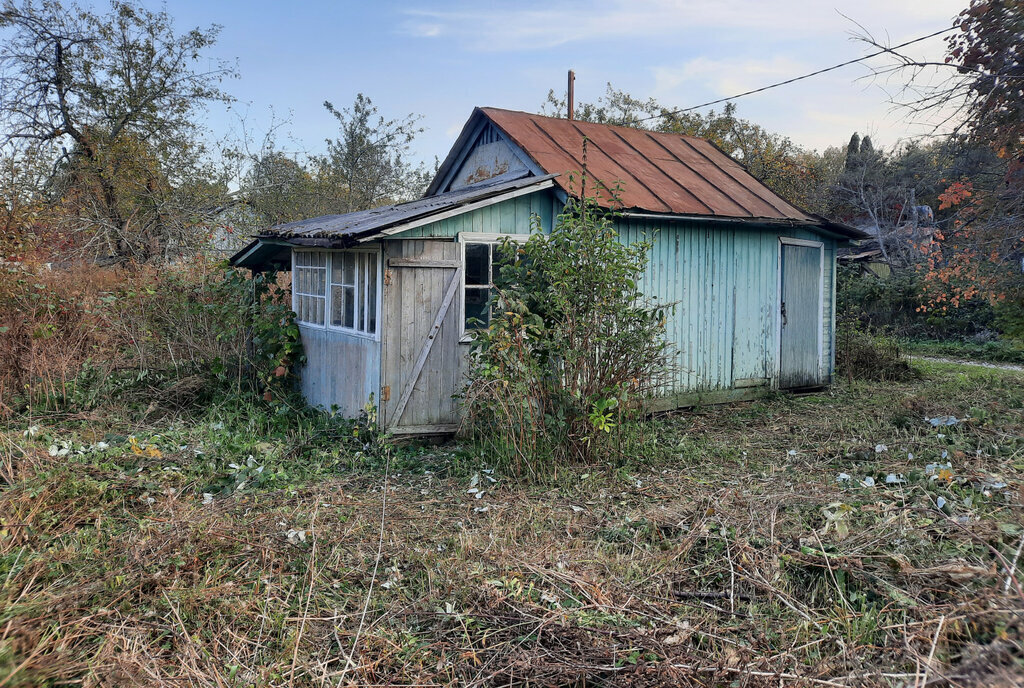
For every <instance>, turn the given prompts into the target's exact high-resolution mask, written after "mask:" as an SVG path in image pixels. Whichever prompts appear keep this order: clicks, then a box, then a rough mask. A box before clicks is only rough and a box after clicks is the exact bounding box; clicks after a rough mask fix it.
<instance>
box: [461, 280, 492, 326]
mask: <svg viewBox="0 0 1024 688" xmlns="http://www.w3.org/2000/svg"><path fill="white" fill-rule="evenodd" d="M490 299H491V290H490V289H486V288H484V289H480V288H475V287H466V320H465V324H466V329H467V330H471V329H474V328H479V327H486V326H487V324H488V323H490V321H491V311H490V309H489V308H488V307H487V302H488V301H490ZM472 318H475V319H477V320H480V321H482V323H483V324H481V323H479V322H471V321H470V320H471V319H472Z"/></svg>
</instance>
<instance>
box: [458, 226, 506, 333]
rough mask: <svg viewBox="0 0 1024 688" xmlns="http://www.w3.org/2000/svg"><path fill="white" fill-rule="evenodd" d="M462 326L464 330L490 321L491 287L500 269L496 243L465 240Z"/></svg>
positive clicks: (479, 326) (476, 327)
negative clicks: (467, 241)
mask: <svg viewBox="0 0 1024 688" xmlns="http://www.w3.org/2000/svg"><path fill="white" fill-rule="evenodd" d="M465 268H466V270H465V280H464V281H465V289H464V292H465V293H464V294H463V301H462V302H463V309H464V314H463V327H464V329H466V330H472V329H478V328H482V327H487V325H488V324H490V322H491V309H490V307H489V306H488V303H489V302H490V300H491V289H492V288H493V286H494V276H495V275H496V274H498V270H500V269H501V257H500V256H499V255H498V244H496V243H493V242H488V243H479V242H476V243H466V266H465Z"/></svg>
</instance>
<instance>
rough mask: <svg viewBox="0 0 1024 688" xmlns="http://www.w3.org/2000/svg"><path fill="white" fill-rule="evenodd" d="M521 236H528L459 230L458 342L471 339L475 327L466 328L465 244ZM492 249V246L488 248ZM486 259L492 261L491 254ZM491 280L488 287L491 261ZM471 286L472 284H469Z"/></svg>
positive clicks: (492, 266)
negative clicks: (460, 268) (459, 304)
mask: <svg viewBox="0 0 1024 688" xmlns="http://www.w3.org/2000/svg"><path fill="white" fill-rule="evenodd" d="M519 237H522V240H523V241H525V240H526V239H529V238H530V235H528V234H517V233H514V232H497V233H495V232H459V234H458V241H459V244H461V249H460V257H459V260H460V261H462V284H460V285H459V290H460V294H459V298H460V300H461V301H462V307H461V312H460V313H459V343H460V344H465V343H467V342H471V341H473V339H472V333H473V331H474V329H477V328H468V329H467V328H466V245H467V244H486V245H487V246H489V247H493V246H494V245H495V244H499V243H501V240H502V239H505V238H509V239H517V238H519ZM489 250H491V251H493V248H491V249H489ZM488 260H491V261H493V254H489V257H488ZM490 267H491V270H492V273H491V280H492V281H491V282H490V284H489V285H488V286H489V287H490V288H492V289H493V288H494V281H493V280H494V274H493V269H494V264H493V262H492V263H491V266H490ZM470 286H471V287H472V286H474V285H470Z"/></svg>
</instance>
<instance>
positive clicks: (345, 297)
mask: <svg viewBox="0 0 1024 688" xmlns="http://www.w3.org/2000/svg"><path fill="white" fill-rule="evenodd" d="M331 325H332V326H333V327H340V328H343V329H346V330H356V331H357V332H365V333H367V334H374V333H376V332H377V254H376V253H366V252H359V253H353V252H344V253H335V254H334V255H333V256H332V265H331Z"/></svg>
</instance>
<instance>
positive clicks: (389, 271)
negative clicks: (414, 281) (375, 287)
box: [384, 268, 391, 287]
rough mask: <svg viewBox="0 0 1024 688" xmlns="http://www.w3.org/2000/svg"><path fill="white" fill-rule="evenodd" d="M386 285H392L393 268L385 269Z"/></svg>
mask: <svg viewBox="0 0 1024 688" xmlns="http://www.w3.org/2000/svg"><path fill="white" fill-rule="evenodd" d="M384 286H385V287H388V286H391V268H388V269H387V270H385V271H384Z"/></svg>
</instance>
